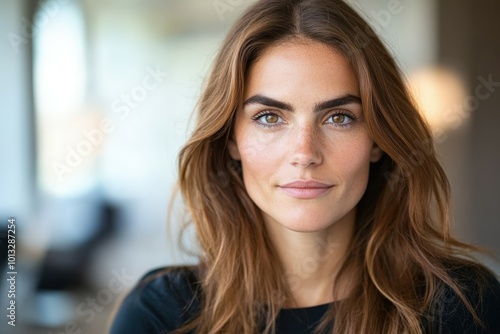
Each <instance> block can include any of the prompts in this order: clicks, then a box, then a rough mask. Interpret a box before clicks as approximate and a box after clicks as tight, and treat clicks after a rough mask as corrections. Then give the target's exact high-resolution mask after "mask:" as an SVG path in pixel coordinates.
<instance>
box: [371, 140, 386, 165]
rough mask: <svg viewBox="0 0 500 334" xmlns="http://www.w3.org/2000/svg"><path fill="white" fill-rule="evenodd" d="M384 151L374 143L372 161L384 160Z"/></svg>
mask: <svg viewBox="0 0 500 334" xmlns="http://www.w3.org/2000/svg"><path fill="white" fill-rule="evenodd" d="M383 154H384V151H382V149H381V148H380V147H378V145H377V144H375V143H373V147H372V151H371V153H370V161H371V162H377V161H379V160H380V158H382V155H383Z"/></svg>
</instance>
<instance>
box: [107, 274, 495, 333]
mask: <svg viewBox="0 0 500 334" xmlns="http://www.w3.org/2000/svg"><path fill="white" fill-rule="evenodd" d="M196 269H197V268H196V267H171V268H161V269H156V270H153V271H151V272H149V273H148V274H146V275H145V276H144V277H143V278H142V279H141V280H140V282H139V283H138V284H137V285H136V286H135V288H134V289H133V290H132V291H131V292H130V293H129V294H128V295H127V297H126V298H125V300H124V301H123V303H122V305H121V307H120V309H119V310H118V313H117V315H116V317H115V319H114V321H113V324H112V327H111V331H110V334H129V333H130V334H138V333H141V334H142V333H144V334H166V333H170V332H171V331H172V330H174V329H176V328H179V327H180V325H181V324H183V323H184V322H186V321H188V320H189V319H190V318H191V317H192V316H193V315H195V314H196V313H197V312H198V310H199V303H198V299H197V298H196V297H195V298H193V297H194V296H195V295H196V294H197V293H199V290H198V289H197V286H198V285H197V278H196V272H197V271H196ZM468 271H470V273H469V272H468ZM468 271H466V272H464V270H462V271H461V272H460V275H459V277H461V278H462V281H461V284H462V285H463V287H464V290H463V291H465V294H466V296H467V297H468V298H469V300H470V301H471V303H472V305H479V306H478V307H477V308H476V312H477V314H478V315H479V317H480V318H481V319H482V320H483V322H484V323H485V325H486V329H482V328H481V327H480V326H478V325H477V324H476V323H475V322H474V321H473V319H472V316H471V315H470V314H469V312H468V311H467V308H466V306H465V305H464V304H463V303H462V302H461V300H460V298H458V296H457V295H456V294H455V293H454V292H453V291H452V290H451V289H450V288H447V289H446V290H445V293H444V295H443V296H442V297H441V298H440V301H441V302H440V303H438V307H437V308H436V310H435V311H434V313H435V314H436V315H437V316H436V317H433V325H432V328H433V330H432V331H430V330H429V331H427V332H426V333H442V334H459V333H460V334H479V333H480V334H486V333H495V334H500V283H499V282H498V281H497V280H496V279H495V278H494V277H491V276H490V277H489V278H488V279H489V281H490V283H491V284H490V286H489V287H487V288H486V290H484V295H483V299H482V302H479V300H480V299H479V295H478V292H477V284H475V280H474V279H473V277H474V276H475V275H474V272H473V271H471V270H469V269H468ZM328 306H329V304H324V305H318V306H313V307H306V308H298V309H282V310H281V311H280V313H279V315H278V318H277V320H276V333H290V334H294V333H297V334H299V333H300V334H307V333H312V330H313V328H314V326H315V325H316V324H317V323H319V321H320V319H321V317H322V316H323V315H324V314H325V312H326V311H327V309H328Z"/></svg>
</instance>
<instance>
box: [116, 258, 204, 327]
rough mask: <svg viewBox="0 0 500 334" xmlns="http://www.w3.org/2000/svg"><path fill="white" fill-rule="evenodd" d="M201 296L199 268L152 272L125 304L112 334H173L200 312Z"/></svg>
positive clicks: (120, 309) (145, 277)
mask: <svg viewBox="0 0 500 334" xmlns="http://www.w3.org/2000/svg"><path fill="white" fill-rule="evenodd" d="M198 293H199V290H198V267H196V266H182V267H166V268H158V269H155V270H152V271H150V272H148V273H147V274H146V275H144V276H143V277H142V278H141V279H140V281H139V282H138V283H137V284H136V286H135V287H134V288H133V289H132V291H130V292H129V294H128V295H127V296H126V297H125V299H124V300H123V302H122V304H121V305H120V308H119V309H118V312H117V314H116V316H115V318H114V320H113V323H112V326H111V330H110V334H126V333H152V334H153V333H154V334H156V333H162V334H164V333H169V332H170V331H172V330H175V329H176V328H179V327H180V326H181V325H182V324H183V323H184V322H186V321H187V320H188V319H189V318H190V317H192V316H193V315H194V314H195V313H196V312H197V311H198V308H199V304H198Z"/></svg>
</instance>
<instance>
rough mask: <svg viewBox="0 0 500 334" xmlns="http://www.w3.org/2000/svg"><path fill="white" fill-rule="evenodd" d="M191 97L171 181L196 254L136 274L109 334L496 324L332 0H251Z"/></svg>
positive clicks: (405, 133)
mask: <svg viewBox="0 0 500 334" xmlns="http://www.w3.org/2000/svg"><path fill="white" fill-rule="evenodd" d="M198 107H199V108H198V109H199V115H198V121H197V126H196V128H195V130H194V132H193V134H192V136H191V138H190V140H189V141H188V143H187V144H186V145H185V146H184V148H183V149H182V151H181V153H180V161H179V184H180V189H181V192H182V195H183V197H184V200H185V203H186V205H187V208H188V210H189V213H190V217H191V219H192V223H193V224H194V226H195V227H196V231H197V237H198V241H199V245H200V249H201V254H200V264H199V265H198V266H195V267H176V268H166V269H163V270H157V271H154V272H152V273H149V274H148V275H146V277H145V278H144V279H143V280H142V281H141V282H140V283H139V285H138V286H137V287H136V288H135V289H134V290H133V291H132V292H131V293H130V295H129V296H128V297H127V298H126V300H125V301H124V303H123V304H122V306H121V309H120V310H119V313H118V315H117V317H116V318H115V321H114V324H113V327H112V330H111V333H113V334H114V333H117V334H118V333H170V332H172V333H174V332H175V333H188V332H195V333H275V332H276V333H313V332H315V333H394V334H396V333H415V334H417V333H500V285H499V283H498V281H497V280H496V279H495V278H494V277H493V275H492V274H491V273H490V272H489V271H488V270H487V269H486V268H484V267H482V266H481V265H479V264H478V263H476V262H475V261H474V260H472V259H471V258H470V257H469V252H471V251H474V250H475V249H474V247H472V246H469V245H467V244H464V243H461V242H459V241H457V240H455V239H454V238H453V237H452V236H451V235H450V232H449V226H450V195H449V185H448V181H447V179H446V176H445V174H444V172H443V170H442V169H441V167H440V165H439V163H438V162H437V160H436V156H435V152H434V149H433V146H432V137H431V134H430V132H429V129H428V127H427V125H426V124H425V122H424V120H423V119H422V118H421V116H420V115H419V113H418V111H417V110H416V108H415V106H414V104H413V103H412V101H411V98H410V96H409V94H408V92H407V90H406V89H405V85H404V83H403V80H402V78H401V74H400V72H399V70H398V68H397V66H396V64H395V62H394V59H393V58H392V57H391V55H390V54H389V53H388V51H387V50H386V49H385V47H384V46H383V44H382V43H381V41H380V40H379V38H378V37H377V36H376V35H375V33H374V32H373V30H372V29H371V28H370V27H369V26H368V24H367V23H366V22H365V21H363V19H361V17H360V16H359V15H358V14H356V13H355V12H354V11H353V10H352V9H351V8H350V7H349V6H348V5H347V4H346V3H344V2H343V1H340V0H264V1H258V2H257V3H256V4H254V5H253V6H252V7H251V8H249V9H248V10H247V12H246V13H245V14H244V15H243V16H242V17H241V18H240V20H239V21H237V22H236V24H235V25H234V27H233V28H232V30H231V31H230V33H229V35H228V37H227V38H226V40H225V42H224V43H223V46H222V48H221V50H220V53H219V54H218V56H217V58H216V60H215V63H214V66H213V69H212V72H211V74H210V76H209V78H208V81H207V84H206V87H205V89H204V92H203V94H202V96H201V99H200V102H199V106H198Z"/></svg>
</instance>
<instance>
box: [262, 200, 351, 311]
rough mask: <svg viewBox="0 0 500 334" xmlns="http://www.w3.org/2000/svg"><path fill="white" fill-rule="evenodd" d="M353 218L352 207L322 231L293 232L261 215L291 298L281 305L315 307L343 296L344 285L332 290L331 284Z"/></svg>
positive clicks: (344, 247) (339, 264)
mask: <svg viewBox="0 0 500 334" xmlns="http://www.w3.org/2000/svg"><path fill="white" fill-rule="evenodd" d="M355 219H356V212H355V210H354V209H353V210H352V211H351V212H349V213H348V214H347V215H346V216H344V217H343V218H342V219H341V220H339V221H337V222H335V223H333V224H332V225H331V226H329V227H328V228H326V229H324V230H321V231H316V232H297V231H292V230H289V229H287V228H285V227H283V226H282V225H280V224H279V223H278V222H276V221H274V220H272V219H270V218H269V217H266V218H265V222H266V228H267V230H268V233H269V236H270V238H271V240H272V242H273V245H274V247H275V249H276V251H277V254H278V257H279V260H280V262H281V264H282V266H283V268H284V269H285V275H286V279H287V281H288V286H289V289H290V291H291V294H292V297H293V299H292V300H289V301H286V302H285V307H290V308H292V307H308V306H315V305H320V304H326V303H331V302H333V301H335V300H338V299H343V298H345V297H346V295H347V291H346V290H347V288H341V290H343V291H333V284H334V282H335V279H336V277H337V273H338V270H339V269H340V266H341V265H342V263H343V261H344V258H345V256H346V253H347V248H348V246H349V243H350V241H351V239H352V234H353V227H354V223H355ZM337 286H339V287H340V286H344V287H345V286H346V285H343V284H338V285H337Z"/></svg>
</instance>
